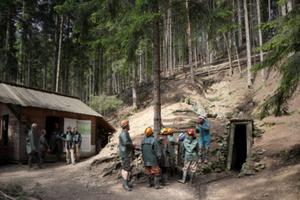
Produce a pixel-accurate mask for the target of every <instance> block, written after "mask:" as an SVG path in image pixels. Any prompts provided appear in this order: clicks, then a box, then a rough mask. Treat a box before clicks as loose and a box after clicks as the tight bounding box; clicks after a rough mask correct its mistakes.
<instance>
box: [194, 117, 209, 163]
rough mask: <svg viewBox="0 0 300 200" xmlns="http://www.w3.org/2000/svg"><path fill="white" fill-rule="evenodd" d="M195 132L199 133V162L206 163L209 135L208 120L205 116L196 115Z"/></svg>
mask: <svg viewBox="0 0 300 200" xmlns="http://www.w3.org/2000/svg"><path fill="white" fill-rule="evenodd" d="M196 132H197V133H199V148H200V151H201V152H200V155H201V162H204V163H207V162H208V153H209V146H210V142H211V136H210V126H209V122H208V120H207V119H206V118H205V116H199V117H198V122H197V125H196Z"/></svg>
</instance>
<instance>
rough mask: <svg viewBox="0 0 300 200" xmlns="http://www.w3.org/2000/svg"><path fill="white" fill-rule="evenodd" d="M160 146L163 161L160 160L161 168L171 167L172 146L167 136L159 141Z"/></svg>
mask: <svg viewBox="0 0 300 200" xmlns="http://www.w3.org/2000/svg"><path fill="white" fill-rule="evenodd" d="M158 144H159V147H160V150H161V154H162V157H161V160H160V167H171V164H172V161H171V151H172V150H171V145H170V143H169V141H168V138H167V136H161V137H160V138H159V139H158Z"/></svg>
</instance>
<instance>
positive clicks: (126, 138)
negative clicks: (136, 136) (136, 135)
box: [119, 130, 134, 159]
mask: <svg viewBox="0 0 300 200" xmlns="http://www.w3.org/2000/svg"><path fill="white" fill-rule="evenodd" d="M133 150H134V149H133V144H132V140H131V138H130V135H129V133H128V132H127V131H125V130H122V131H121V133H120V135H119V155H120V157H121V158H122V159H124V158H130V157H133Z"/></svg>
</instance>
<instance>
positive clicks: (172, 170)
mask: <svg viewBox="0 0 300 200" xmlns="http://www.w3.org/2000/svg"><path fill="white" fill-rule="evenodd" d="M167 130H168V142H169V145H170V148H169V149H170V166H171V167H170V173H171V176H173V175H174V173H175V169H176V153H175V146H176V145H177V142H176V140H175V137H174V130H173V129H172V128H168V129H167Z"/></svg>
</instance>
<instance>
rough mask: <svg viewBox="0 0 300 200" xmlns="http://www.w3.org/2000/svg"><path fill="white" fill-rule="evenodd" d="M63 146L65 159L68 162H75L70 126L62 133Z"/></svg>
mask: <svg viewBox="0 0 300 200" xmlns="http://www.w3.org/2000/svg"><path fill="white" fill-rule="evenodd" d="M63 140H64V146H65V151H66V161H67V165H68V164H71V163H72V164H73V165H74V164H75V157H74V145H73V133H72V131H71V127H70V126H69V127H68V128H67V132H66V133H65V134H64V135H63Z"/></svg>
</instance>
